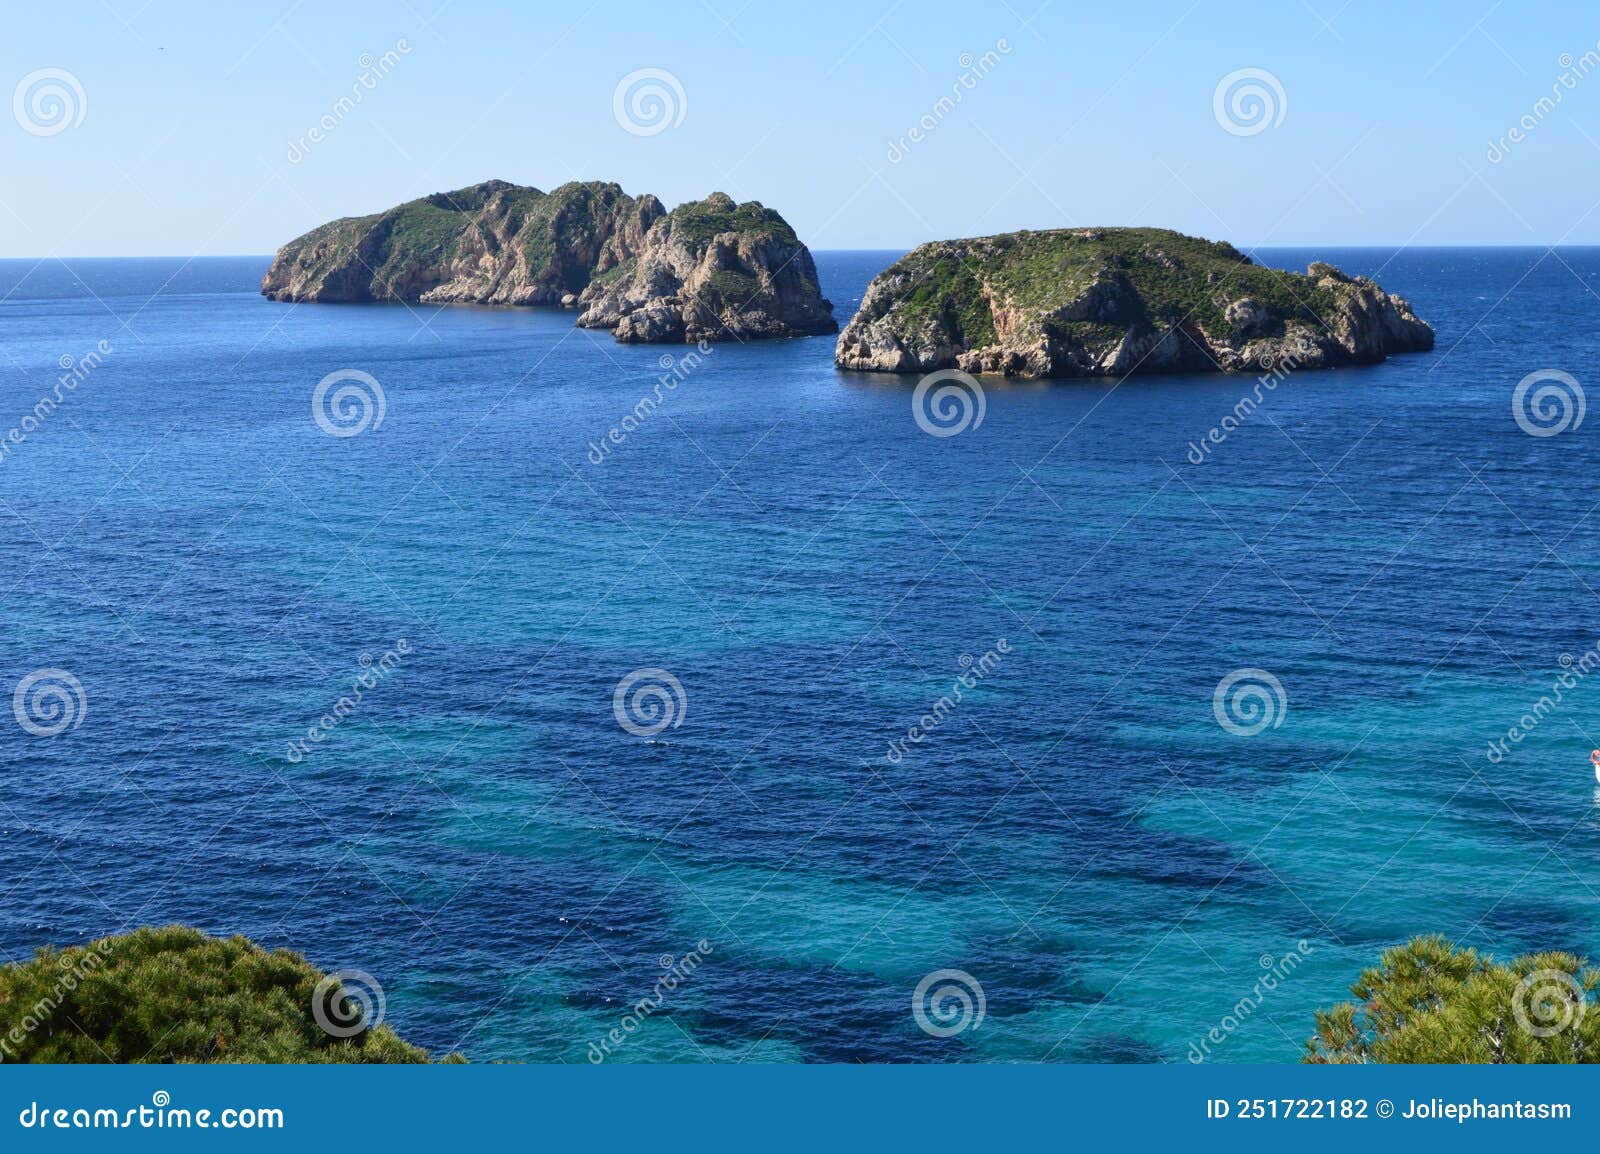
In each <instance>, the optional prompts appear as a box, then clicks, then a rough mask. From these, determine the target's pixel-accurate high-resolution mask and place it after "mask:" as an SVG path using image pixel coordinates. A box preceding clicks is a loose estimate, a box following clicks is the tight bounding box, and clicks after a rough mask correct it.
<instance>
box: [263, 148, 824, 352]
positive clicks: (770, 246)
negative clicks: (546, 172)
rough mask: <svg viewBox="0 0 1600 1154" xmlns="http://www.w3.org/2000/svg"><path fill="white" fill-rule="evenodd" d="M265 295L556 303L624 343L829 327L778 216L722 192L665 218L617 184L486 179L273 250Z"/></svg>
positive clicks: (799, 248) (812, 271)
mask: <svg viewBox="0 0 1600 1154" xmlns="http://www.w3.org/2000/svg"><path fill="white" fill-rule="evenodd" d="M261 291H262V293H263V294H264V295H266V296H268V297H270V298H272V299H273V300H280V301H324V302H327V301H384V300H397V301H420V302H424V303H475V304H492V305H543V304H561V305H566V306H569V307H576V306H577V305H579V303H580V299H581V302H582V304H583V305H584V306H585V311H584V313H583V316H582V318H580V321H579V323H580V324H583V325H585V326H587V327H590V328H613V329H615V330H616V335H617V339H618V340H626V341H674V342H677V341H699V340H713V341H714V340H720V339H724V338H727V337H730V336H731V337H735V338H738V339H748V338H752V337H782V336H795V335H799V334H802V333H818V332H835V331H837V328H838V326H837V325H835V324H834V322H833V313H832V309H831V307H830V306H829V305H828V302H827V301H825V300H823V299H822V295H821V292H820V291H819V290H818V288H817V276H816V267H815V265H814V264H813V263H812V260H811V253H810V252H809V251H808V250H807V249H806V247H805V245H803V244H801V243H800V241H799V239H798V238H796V237H795V235H794V232H793V230H792V229H790V228H789V226H788V225H787V224H786V223H784V220H783V218H782V217H781V216H779V215H778V214H777V213H775V212H773V211H772V210H770V209H767V208H763V207H762V206H761V205H759V204H755V203H753V202H752V203H750V204H745V205H736V204H734V203H733V201H732V200H731V199H730V198H728V197H726V196H724V195H722V194H720V193H718V194H714V195H713V196H711V197H710V198H708V199H706V200H703V201H695V202H692V203H690V204H686V205H681V206H679V207H678V208H677V209H675V210H674V211H673V212H672V213H670V214H669V213H667V211H666V209H665V208H664V207H663V206H662V204H661V202H660V201H659V200H657V199H656V198H655V197H653V196H650V195H648V194H646V195H644V196H640V197H637V198H635V197H631V196H628V195H627V194H626V193H624V192H623V191H622V189H621V188H620V187H618V186H617V185H615V184H604V183H600V182H586V183H573V184H564V185H562V186H561V187H560V188H557V189H555V190H553V191H551V192H548V193H546V192H541V191H540V190H539V189H536V188H526V187H522V186H520V185H515V184H508V183H507V182H505V181H503V180H491V181H487V182H485V183H483V184H477V185H473V186H472V187H470V188H463V189H459V190H457V191H456V192H448V193H437V194H435V195H433V196H428V197H424V198H422V199H421V200H414V201H410V202H409V203H407V204H402V205H400V206H399V207H397V208H392V209H390V210H389V211H387V212H383V213H377V214H375V215H372V216H362V217H345V218H343V219H340V220H336V221H333V222H331V223H329V224H325V225H323V226H321V227H320V228H316V229H313V230H312V231H311V232H308V233H306V234H305V235H304V236H302V237H300V238H298V239H296V240H293V241H291V242H290V243H289V244H287V245H285V246H284V247H283V248H282V249H280V250H279V251H278V254H277V257H276V259H274V260H273V262H272V267H271V268H270V269H269V270H268V271H267V275H266V277H265V278H264V279H263V281H262V283H261Z"/></svg>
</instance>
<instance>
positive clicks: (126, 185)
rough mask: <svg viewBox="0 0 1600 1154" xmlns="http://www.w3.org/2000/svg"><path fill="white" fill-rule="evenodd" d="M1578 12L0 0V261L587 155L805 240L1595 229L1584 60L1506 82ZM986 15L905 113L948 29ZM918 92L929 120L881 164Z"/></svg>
mask: <svg viewBox="0 0 1600 1154" xmlns="http://www.w3.org/2000/svg"><path fill="white" fill-rule="evenodd" d="M741 4H742V6H741ZM1597 37H1600V12H1597V10H1596V9H1595V8H1594V6H1593V5H1592V4H1582V5H1580V4H1578V3H1567V2H1564V0H1558V2H1549V3H1531V2H1528V3H1517V2H1512V0H1506V2H1503V3H1495V2H1494V0H1459V2H1457V3H1442V2H1440V3H1401V2H1398V0H1348V2H1345V0H1282V2H1281V3H1271V4H1269V3H1257V4H1248V5H1241V4H1239V3H1237V2H1236V0H1234V2H1229V3H1212V2H1211V0H1204V2H1202V3H1198V4H1193V5H1192V6H1191V5H1190V4H1188V3H1182V2H1178V3H1155V2H1139V0H1123V2H1119V3H1114V4H1107V3H1095V4H1074V3H1068V2H1066V0H1054V2H1053V3H1050V4H1047V5H1045V6H1044V7H1043V8H1042V9H1040V8H1037V0H1008V2H1007V3H983V2H974V0H968V2H964V3H915V2H913V0H904V2H902V3H899V4H895V3H893V0H854V2H851V3H814V2H813V3H784V4H781V5H780V4H766V3H762V2H759V0H751V2H749V3H743V2H742V0H682V2H678V3H663V2H661V0H654V2H652V3H648V4H642V3H640V4H635V3H628V2H622V0H603V2H601V3H590V2H589V0H573V2H571V3H565V4H560V5H550V4H538V5H536V6H535V5H531V4H530V5H521V4H511V3H485V2H477V0H448V2H445V3H440V0H391V2H389V3H382V4H377V3H370V4H369V3H355V4H342V3H341V4H338V5H334V4H331V3H327V2H323V0H315V2H302V3H298V4H296V3H294V2H293V0H256V2H254V3H226V4H224V3H220V2H211V3H205V4H196V3H178V2H168V0H149V2H144V0H102V2H101V3H91V2H87V0H85V2H83V3H43V4H27V5H23V4H20V3H19V4H12V5H9V6H8V8H7V11H6V15H5V35H4V37H3V38H0V97H4V96H9V95H11V94H12V93H13V92H14V89H15V86H16V85H17V83H18V82H19V81H20V80H21V79H22V78H23V77H24V76H26V75H28V74H30V73H34V72H36V71H38V70H40V69H46V68H58V69H65V70H66V71H68V72H70V73H71V75H72V77H73V78H75V79H76V81H77V82H78V84H79V85H81V88H82V92H83V98H84V103H83V107H82V113H83V117H82V121H81V123H74V124H72V125H71V126H70V127H67V128H66V129H65V130H64V131H60V132H57V133H55V134H53V135H34V134H31V133H29V132H27V131H24V129H23V126H22V125H21V124H20V123H19V122H18V119H17V118H16V116H14V115H7V114H6V113H7V112H8V111H11V110H10V109H6V110H5V111H0V257H8V256H34V257H37V256H44V255H49V254H54V255H61V256H85V255H88V256H93V255H107V256H111V255H134V254H150V255H190V254H195V253H266V252H270V251H271V250H273V249H275V248H276V247H277V246H278V245H279V244H281V243H283V242H284V241H286V240H288V239H289V238H291V237H293V236H295V235H297V234H299V233H301V232H303V231H305V230H306V229H307V228H310V227H311V226H313V225H315V224H318V223H320V222H322V221H324V220H327V219H329V218H332V217H335V216H342V215H350V214H356V213H363V212H371V211H375V210H377V209H381V208H385V207H387V206H389V205H391V204H395V203H398V202H400V201H402V200H406V199H409V198H411V197H415V196H419V195H422V194H425V193H429V192H434V191H439V190H443V189H450V188H456V187H459V186H462V185H465V184H470V183H473V182H476V181H479V180H483V179H485V178H488V177H501V178H504V179H507V180H513V181H517V182H519V183H529V184H536V185H538V186H540V187H542V188H550V187H553V186H555V185H557V184H560V183H562V182H563V181H566V180H569V179H579V178H582V179H609V180H615V181H618V182H619V183H621V184H622V186H623V187H624V188H625V189H627V190H628V191H629V192H634V193H639V192H646V191H648V192H654V193H656V194H657V195H658V196H660V197H661V198H662V199H663V200H664V201H665V202H666V203H668V204H669V205H671V204H675V203H677V202H679V201H681V200H685V199H689V198H692V197H698V196H703V195H705V194H706V193H708V192H710V191H711V190H713V189H718V188H720V189H724V190H726V191H728V192H729V193H731V194H733V195H734V196H736V197H738V198H740V199H749V198H757V199H760V200H762V201H764V202H766V203H767V204H769V205H772V206H773V207H775V208H777V209H778V210H779V211H781V212H782V213H783V214H784V215H785V216H787V217H788V219H789V220H790V222H791V223H793V224H794V225H795V227H796V229H797V230H798V231H799V233H800V234H801V236H802V237H803V238H804V239H806V240H807V241H808V242H809V243H810V244H811V245H812V246H813V247H817V248H892V247H903V246H910V245H912V244H914V243H917V242H920V241H923V240H927V239H931V238H934V237H938V236H962V235H976V234H982V233H988V232H999V231H1004V230H1008V229H1014V228H1024V227H1029V228H1046V227H1053V226H1060V225H1067V224H1079V225H1084V224H1147V225H1160V226H1167V227H1173V228H1178V229H1182V230H1184V231H1188V232H1194V233H1199V234H1203V235H1207V236H1213V237H1220V238H1227V239H1231V240H1233V241H1235V242H1237V243H1240V244H1244V245H1256V244H1299V243H1305V244H1327V245H1336V244H1363V243H1370V244H1393V243H1405V242H1409V243H1414V244H1471V243H1482V244H1519V243H1521V244H1529V243H1541V244H1548V243H1556V242H1565V243H1569V244H1581V243H1589V244H1595V243H1600V209H1597V206H1596V201H1597V200H1600V71H1596V72H1594V73H1591V74H1590V75H1587V76H1584V77H1582V78H1581V79H1577V80H1576V81H1575V83H1574V86H1573V87H1572V88H1571V90H1563V93H1562V96H1563V99H1562V101H1561V102H1560V104H1559V105H1557V106H1555V107H1554V108H1552V109H1548V110H1546V111H1545V112H1543V113H1535V112H1534V111H1533V110H1534V106H1535V104H1536V102H1537V101H1539V99H1540V98H1541V97H1546V96H1549V95H1550V94H1551V92H1552V89H1553V87H1559V82H1558V78H1559V77H1560V76H1561V74H1562V71H1563V63H1564V62H1563V59H1562V58H1563V54H1570V56H1571V57H1573V58H1581V57H1582V55H1583V53H1585V52H1586V51H1591V50H1594V49H1595V41H1596V38H1597ZM402 39H403V40H404V41H405V42H406V44H407V45H408V46H409V51H408V52H406V53H404V54H403V55H400V57H399V62H398V64H397V65H395V66H394V67H393V68H392V70H390V71H389V73H388V75H386V76H384V77H382V79H380V80H378V81H377V82H376V85H375V87H373V88H372V89H371V90H370V91H363V99H362V101H361V102H360V104H359V105H357V106H355V107H354V108H353V109H349V110H347V111H346V112H344V113H343V114H342V115H340V116H338V118H337V120H338V123H337V127H335V128H334V129H333V130H332V131H331V132H329V133H328V134H327V137H326V139H324V140H322V141H321V142H320V143H317V144H315V145H313V146H312V147H311V148H310V149H309V150H308V153H307V155H306V157H305V158H304V159H303V160H302V161H300V162H299V163H297V164H292V163H290V162H289V160H288V158H287V155H286V154H287V153H288V151H289V147H290V142H291V141H293V140H296V139H298V138H301V137H303V136H304V135H305V134H306V132H307V130H308V129H310V128H311V127H312V126H313V125H314V124H316V123H317V121H318V120H319V119H320V118H322V117H324V116H326V115H331V114H333V110H334V108H335V105H336V103H337V102H338V101H339V99H340V98H341V97H342V96H347V95H349V94H350V92H351V90H352V87H353V86H355V85H356V84H357V82H358V77H359V76H360V75H361V72H362V67H361V57H362V55H363V54H364V53H368V54H371V55H372V56H373V57H378V56H381V55H382V54H383V53H384V52H386V51H390V50H392V49H394V47H395V45H396V43H397V42H398V41H400V40H402ZM1002 39H1003V40H1004V41H1005V42H1006V45H1007V46H1008V48H1009V51H1008V52H1005V53H1003V54H1001V53H996V55H997V57H998V62H997V63H994V64H993V65H992V67H990V68H988V70H987V75H985V76H983V77H982V78H981V79H978V80H976V81H975V82H974V83H973V85H972V87H971V88H970V89H963V90H962V99H961V101H960V103H959V104H958V105H957V106H956V107H954V109H952V110H946V111H945V112H943V113H939V112H935V105H936V102H938V101H939V100H940V98H941V97H945V96H949V95H950V94H951V92H952V88H953V86H957V85H958V84H959V78H960V77H961V75H962V73H963V68H962V54H963V53H970V54H971V55H972V57H974V58H977V57H981V56H982V55H983V54H984V53H985V52H993V51H995V49H996V45H997V43H998V42H999V41H1001V40H1002ZM1592 59H1593V58H1591V60H1592ZM1582 67H1583V65H1582V64H1581V62H1580V63H1577V64H1574V65H1573V73H1572V74H1574V75H1575V74H1576V72H1577V71H1578V70H1579V69H1580V68H1582ZM642 68H660V69H665V70H667V71H669V72H671V73H672V74H673V75H674V76H675V77H676V78H677V80H678V81H679V82H680V83H681V86H682V90H683V93H684V98H685V99H684V102H683V107H682V113H683V116H682V121H681V123H677V124H676V125H674V126H671V127H668V128H667V129H666V130H665V131H662V132H660V133H658V134H656V135H650V136H642V135H634V134H631V133H629V132H627V131H624V129H623V128H622V127H621V126H619V123H618V121H617V119H616V117H615V116H614V115H613V93H614V90H615V88H616V86H617V82H618V81H619V80H620V79H621V78H622V77H623V75H624V74H626V73H629V72H632V71H634V70H636V69H642ZM1246 68H1255V69H1264V70H1266V71H1267V72H1270V73H1271V74H1272V76H1273V77H1274V78H1276V80H1277V82H1278V83H1279V84H1280V85H1281V88H1282V92H1283V104H1282V108H1281V111H1282V119H1281V122H1279V123H1275V124H1274V125H1272V126H1270V127H1267V128H1266V129H1265V130H1263V131H1261V132H1259V133H1256V134H1254V135H1235V134H1232V133H1230V132H1228V131H1225V130H1224V128H1223V127H1222V125H1221V124H1220V123H1219V121H1218V119H1217V117H1216V115H1215V114H1214V108H1213V95H1214V92H1215V90H1216V87H1217V84H1218V82H1219V81H1220V80H1221V79H1222V78H1223V77H1224V76H1225V75H1227V74H1229V73H1231V72H1234V71H1236V70H1239V69H1246ZM69 96H72V97H73V98H74V99H75V94H72V93H70V91H69ZM1274 99H1275V97H1274ZM1529 115H1533V116H1536V117H1537V118H1538V122H1537V126H1536V127H1535V128H1534V129H1533V130H1532V131H1531V132H1529V133H1528V134H1527V138H1526V139H1525V140H1523V141H1522V142H1521V143H1517V144H1513V145H1512V146H1511V147H1510V149H1509V150H1508V151H1507V153H1506V155H1505V157H1504V159H1503V160H1502V161H1501V162H1499V163H1497V164H1495V163H1490V161H1489V159H1488V158H1487V156H1486V153H1487V152H1488V150H1489V145H1490V142H1491V141H1492V140H1498V139H1499V138H1501V137H1502V136H1504V135H1506V134H1507V132H1508V131H1509V130H1510V129H1511V128H1512V127H1513V126H1514V125H1516V124H1517V122H1518V121H1519V120H1520V119H1521V118H1523V117H1524V116H1529ZM924 116H930V117H932V118H933V120H934V122H935V124H936V126H935V127H934V128H933V129H932V130H931V131H930V132H928V133H927V134H926V137H925V139H923V140H922V141H921V142H919V143H914V144H912V146H911V147H910V148H909V149H907V150H906V153H905V156H904V158H903V159H901V160H900V161H899V162H898V163H891V162H890V160H889V159H888V156H887V154H888V152H889V149H890V144H891V142H893V141H896V140H898V139H900V138H902V137H903V136H905V135H906V134H907V132H908V130H909V129H910V128H911V127H912V126H913V125H915V124H916V123H917V122H918V121H919V120H921V119H922V118H923V117H924ZM25 118H26V114H25ZM73 119H74V120H75V117H73ZM35 127H36V128H37V127H38V124H37V123H36V125H35ZM45 127H47V128H48V127H50V125H49V124H48V123H46V124H45Z"/></svg>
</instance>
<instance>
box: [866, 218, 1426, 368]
mask: <svg viewBox="0 0 1600 1154" xmlns="http://www.w3.org/2000/svg"><path fill="white" fill-rule="evenodd" d="M1432 347H1433V330H1432V329H1431V328H1429V327H1428V326H1427V325H1426V324H1424V323H1423V322H1422V321H1420V320H1418V319H1417V317H1416V315H1415V314H1414V313H1413V312H1412V310H1411V306H1410V304H1408V303H1407V302H1406V301H1404V300H1402V299H1401V298H1399V297H1396V296H1392V295H1390V294H1388V293H1385V292H1384V291H1383V290H1382V289H1380V288H1379V287H1378V286H1377V285H1376V284H1374V283H1373V282H1372V281H1370V280H1368V279H1366V278H1364V277H1347V276H1345V275H1344V274H1343V273H1341V272H1340V271H1339V270H1338V269H1336V268H1334V267H1332V266H1331V265H1327V264H1322V263H1320V262H1319V263H1316V264H1313V265H1312V266H1311V267H1310V268H1309V269H1308V270H1307V271H1306V272H1305V273H1293V272H1284V271H1282V270H1279V269H1271V268H1266V267H1263V266H1261V265H1258V264H1256V263H1254V262H1253V261H1251V260H1250V258H1249V257H1247V256H1245V255H1243V254H1242V253H1240V252H1239V250H1238V249H1236V248H1234V247H1233V246H1232V245H1231V244H1227V243H1225V242H1218V241H1209V240H1202V239H1199V238H1197V237H1191V236H1184V235H1183V234H1182V233H1177V232H1171V231H1169V230H1166V229H1158V228H1088V229H1053V230H1048V231H1043V232H1028V231H1024V232H1014V233H1005V234H1002V235H999V236H988V237H979V238H975V239H971V240H948V241H937V242H934V243H932V244H925V245H922V246H920V247H919V248H917V249H914V250H913V251H912V252H910V253H908V254H906V255H905V256H904V257H902V258H901V259H900V260H898V261H896V262H895V263H894V264H893V265H891V266H890V267H889V268H888V269H887V270H885V271H884V272H883V273H881V274H879V276H878V277H877V278H876V279H875V280H874V281H873V282H872V284H871V285H870V286H868V289H867V292H866V294H865V295H864V296H863V298H862V301H861V308H860V310H859V311H858V312H857V313H856V315H855V317H854V318H852V319H851V321H850V323H849V324H848V325H846V326H845V329H844V332H843V333H841V334H840V337H839V346H838V351H837V355H836V359H837V362H838V364H839V365H840V367H842V368H850V369H867V370H879V371H887V372H928V371H931V370H934V369H945V368H959V369H961V370H963V371H966V372H972V373H998V374H1004V375H1006V376H1015V377H1078V376H1111V375H1118V376H1120V375H1124V374H1128V373H1133V372H1144V373H1153V372H1178V371H1223V372H1243V371H1257V370H1271V369H1273V368H1276V367H1280V366H1287V367H1288V368H1290V369H1293V368H1321V367H1326V366H1330V365H1336V364H1355V363H1370V362H1373V361H1381V360H1383V359H1384V357H1386V356H1387V355H1388V354H1389V353H1392V352H1406V351H1414V350H1420V349H1427V348H1432Z"/></svg>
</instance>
